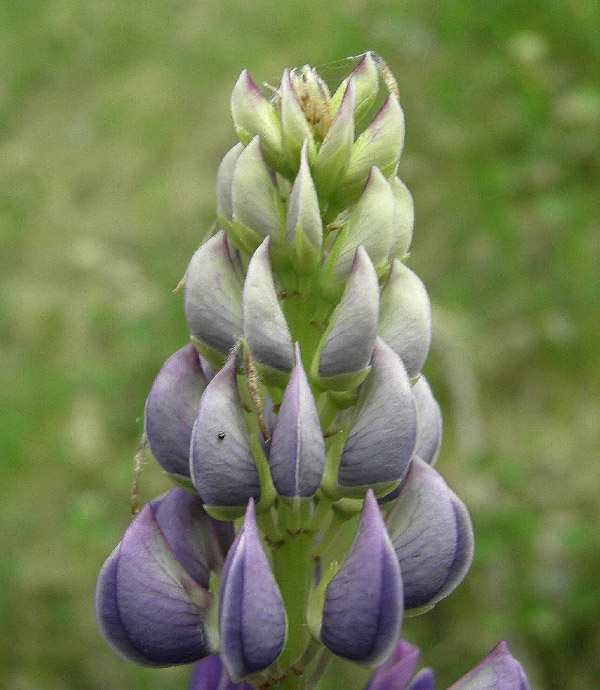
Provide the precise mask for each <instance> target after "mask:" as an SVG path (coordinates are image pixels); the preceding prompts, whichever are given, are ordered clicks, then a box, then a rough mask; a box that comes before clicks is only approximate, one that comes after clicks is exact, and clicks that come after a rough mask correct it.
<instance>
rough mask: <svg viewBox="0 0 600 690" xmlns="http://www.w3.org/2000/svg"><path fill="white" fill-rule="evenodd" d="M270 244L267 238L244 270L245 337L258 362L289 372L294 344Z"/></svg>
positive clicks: (243, 307)
mask: <svg viewBox="0 0 600 690" xmlns="http://www.w3.org/2000/svg"><path fill="white" fill-rule="evenodd" d="M269 247H270V241H269V238H268V237H267V238H266V239H265V240H264V241H263V243H262V244H261V245H260V247H258V249H257V250H256V251H255V252H254V254H253V256H252V258H251V259H250V263H249V264H248V269H247V271H246V280H245V281H244V290H243V294H242V319H243V326H244V338H245V339H246V342H247V343H248V347H249V348H250V352H251V353H252V357H253V358H254V359H255V360H256V361H257V362H258V363H259V364H262V365H265V366H268V367H271V368H272V369H276V370H278V371H285V372H288V371H290V370H291V368H292V367H293V366H294V346H293V343H292V336H291V335H290V330H289V328H288V325H287V322H286V320H285V316H284V315H283V311H282V310H281V306H280V304H279V300H278V299H277V292H276V290H275V283H274V282H273V273H272V272H271V262H270V260H269Z"/></svg>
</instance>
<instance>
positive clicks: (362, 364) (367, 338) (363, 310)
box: [318, 246, 379, 385]
mask: <svg viewBox="0 0 600 690" xmlns="http://www.w3.org/2000/svg"><path fill="white" fill-rule="evenodd" d="M378 312H379V283H378V281H377V273H376V272H375V268H374V267H373V264H372V263H371V260H370V259H369V255H368V254H367V252H366V250H365V249H364V247H362V246H360V247H358V249H357V250H356V252H355V254H354V261H353V262H352V267H351V269H350V275H349V277H348V281H347V283H346V287H345V289H344V293H343V295H342V299H341V301H340V303H339V305H338V307H337V308H336V310H335V312H334V313H333V316H332V317H331V319H330V321H329V326H328V328H327V330H326V331H325V333H324V335H323V340H322V345H321V346H320V348H319V352H320V354H319V369H318V375H319V376H320V377H325V378H326V377H332V376H340V375H343V374H351V373H355V372H360V371H362V370H363V369H365V368H366V367H367V366H369V361H370V359H371V354H372V352H373V346H374V345H375V338H376V337H377V319H378ZM325 385H327V384H325Z"/></svg>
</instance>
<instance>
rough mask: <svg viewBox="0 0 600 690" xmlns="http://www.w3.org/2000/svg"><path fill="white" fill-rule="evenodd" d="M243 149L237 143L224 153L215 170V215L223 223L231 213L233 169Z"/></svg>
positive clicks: (228, 221)
mask: <svg viewBox="0 0 600 690" xmlns="http://www.w3.org/2000/svg"><path fill="white" fill-rule="evenodd" d="M243 150H244V145H243V144H241V143H237V144H236V145H235V146H234V147H233V148H232V149H230V150H229V151H228V152H227V153H226V154H225V156H224V157H223V160H222V161H221V164H220V165H219V169H218V171H217V183H216V188H217V216H218V218H219V220H220V222H221V223H223V224H226V223H230V222H231V216H232V215H233V198H232V187H233V171H234V170H235V166H236V164H237V162H238V158H239V157H240V154H241V153H242V151H243Z"/></svg>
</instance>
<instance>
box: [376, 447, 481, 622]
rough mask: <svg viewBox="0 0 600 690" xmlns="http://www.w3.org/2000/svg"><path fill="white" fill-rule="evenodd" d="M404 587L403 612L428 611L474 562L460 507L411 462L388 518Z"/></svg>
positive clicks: (430, 472) (423, 467)
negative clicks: (426, 609) (424, 608)
mask: <svg viewBox="0 0 600 690" xmlns="http://www.w3.org/2000/svg"><path fill="white" fill-rule="evenodd" d="M386 521H387V525H388V530H389V532H390V536H391V538H392V543H393V545H394V549H395V550H396V555H397V557H398V561H399V562H400V568H401V570H402V582H403V584H404V605H405V608H406V609H414V608H419V607H422V606H426V605H432V604H435V603H436V602H438V601H439V600H440V599H443V598H444V597H445V596H447V595H448V594H450V592H451V591H452V590H453V589H454V588H455V587H457V586H458V584H459V583H460V582H461V580H462V579H463V577H464V576H465V575H466V573H467V570H468V569H469V566H470V565H471V561H472V559H473V528H472V525H471V520H470V518H469V514H468V512H467V509H466V508H465V506H464V504H463V503H462V502H461V501H460V500H459V499H458V497H457V496H455V494H453V493H452V491H450V489H449V488H448V486H447V485H446V483H445V482H444V480H443V479H442V477H441V476H440V475H439V474H438V473H437V472H436V471H435V470H434V469H433V468H432V467H430V466H429V465H428V464H427V463H425V462H423V461H422V460H421V459H420V458H417V457H415V458H413V460H412V462H411V466H410V469H409V471H408V474H407V476H406V479H405V480H404V483H403V484H402V487H401V490H400V494H399V496H398V498H397V499H396V501H395V502H394V504H393V506H392V508H391V510H390V512H389V513H388V515H387V518H386Z"/></svg>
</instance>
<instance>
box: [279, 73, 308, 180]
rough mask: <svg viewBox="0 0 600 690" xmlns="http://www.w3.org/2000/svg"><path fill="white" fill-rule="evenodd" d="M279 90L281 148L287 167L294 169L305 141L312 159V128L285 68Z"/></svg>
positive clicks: (296, 166)
mask: <svg viewBox="0 0 600 690" xmlns="http://www.w3.org/2000/svg"><path fill="white" fill-rule="evenodd" d="M279 90H280V94H281V131H282V133H283V148H284V153H285V156H286V158H287V162H288V165H289V168H290V169H292V170H295V169H297V168H298V161H299V160H300V150H301V149H302V145H303V144H304V142H305V141H307V142H308V158H309V160H311V161H312V160H313V158H314V156H315V153H316V150H315V140H314V135H313V131H312V128H311V126H310V125H309V123H308V120H307V119H306V115H305V114H304V112H303V111H302V108H301V107H300V103H299V102H298V96H297V95H296V91H295V89H294V85H293V84H292V79H291V77H290V71H289V70H288V69H287V68H286V69H284V70H283V76H282V77H281V86H280V87H279Z"/></svg>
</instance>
